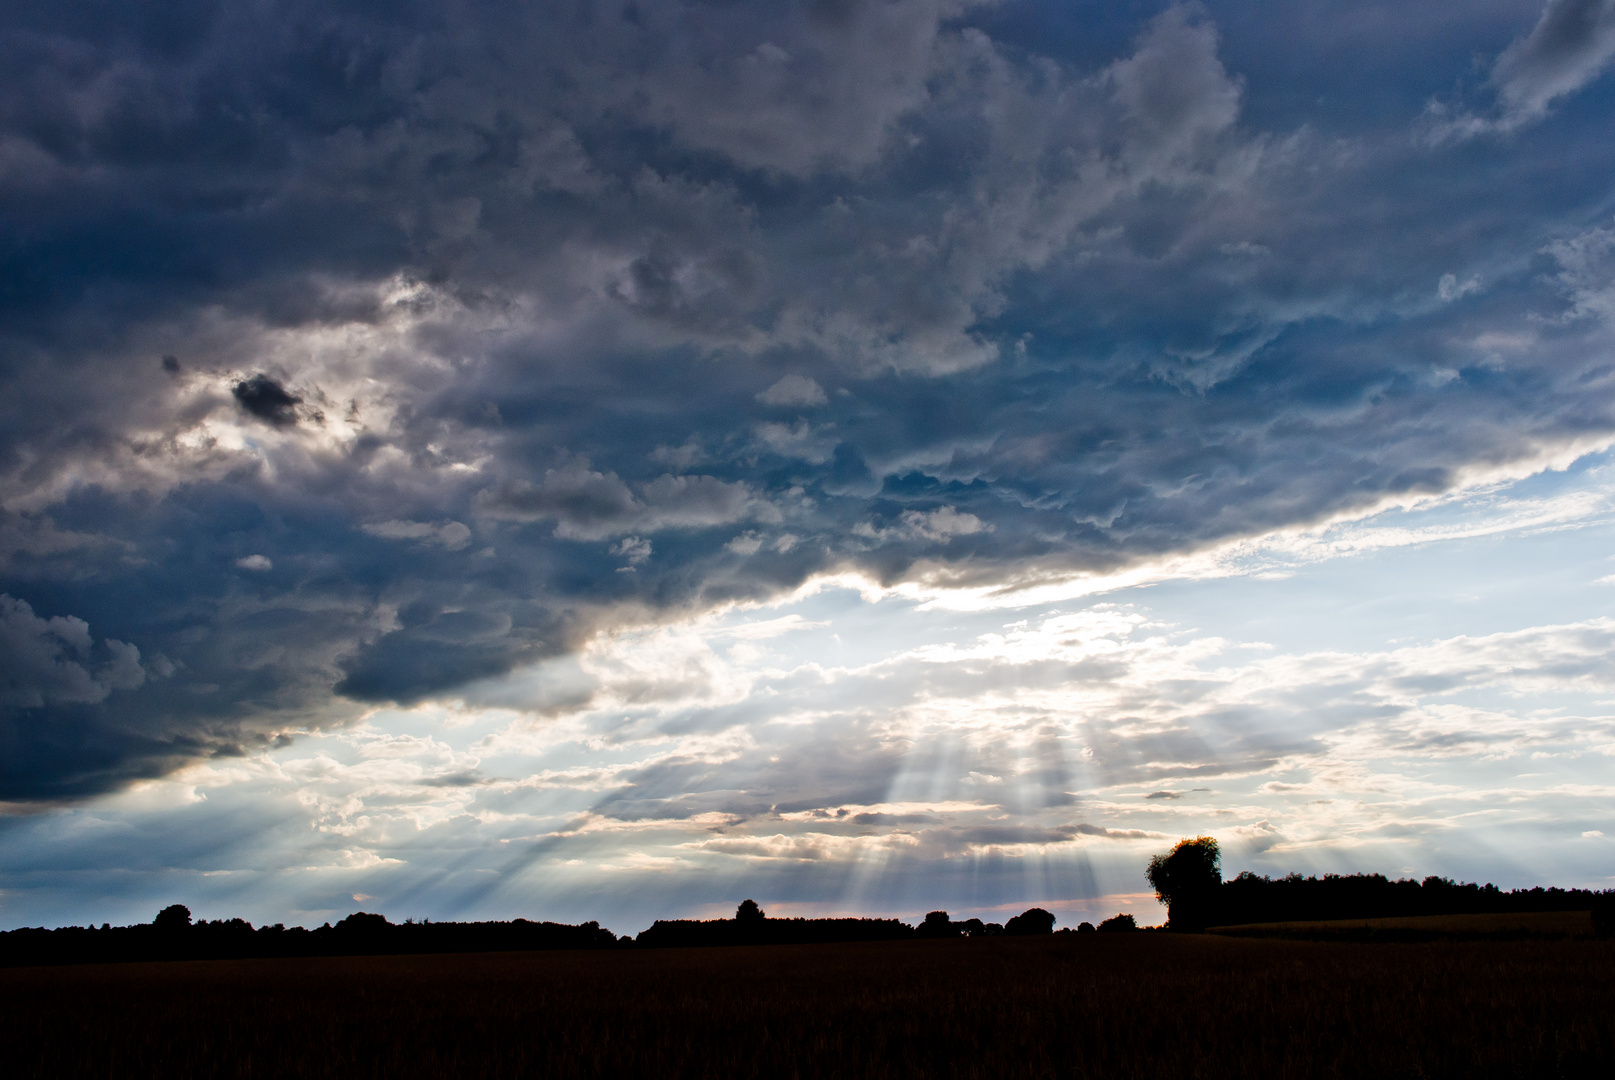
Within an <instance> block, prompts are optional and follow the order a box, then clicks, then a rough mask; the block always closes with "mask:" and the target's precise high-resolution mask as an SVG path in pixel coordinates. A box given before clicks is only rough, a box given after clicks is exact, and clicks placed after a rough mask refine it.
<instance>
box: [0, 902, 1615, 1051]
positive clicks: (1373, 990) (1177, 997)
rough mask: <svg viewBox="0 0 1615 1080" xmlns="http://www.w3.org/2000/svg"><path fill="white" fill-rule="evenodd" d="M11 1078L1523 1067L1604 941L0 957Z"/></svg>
mask: <svg viewBox="0 0 1615 1080" xmlns="http://www.w3.org/2000/svg"><path fill="white" fill-rule="evenodd" d="M0 1039H3V1044H0V1045H4V1047H5V1048H6V1049H5V1051H4V1056H5V1058H6V1062H7V1067H6V1075H7V1076H9V1077H12V1078H18V1080H20V1078H24V1077H52V1078H55V1077H73V1076H118V1077H145V1076H150V1077H164V1078H168V1080H184V1078H190V1077H210V1078H211V1077H226V1078H230V1077H239V1078H247V1077H252V1078H258V1077H280V1076H288V1077H290V1076H296V1077H332V1078H338V1077H340V1078H343V1080H359V1078H370V1077H375V1078H389V1080H393V1078H408V1077H459V1076H465V1077H478V1078H490V1080H492V1078H499V1077H524V1078H531V1077H616V1076H630V1077H724V1078H741V1077H894V1078H895V1077H915V1078H919V1077H927V1078H930V1077H960V1078H965V1077H970V1078H977V1077H979V1078H983V1080H987V1078H992V1080H1001V1078H1016V1077H1062V1078H1084V1077H1138V1078H1141V1080H1142V1078H1149V1080H1158V1078H1165V1077H1172V1078H1179V1077H1182V1078H1197V1077H1203V1078H1220V1077H1271V1078H1292V1077H1293V1078H1301V1077H1331V1078H1333V1077H1376V1078H1379V1077H1465V1078H1472V1077H1539V1076H1544V1077H1545V1076H1601V1077H1602V1076H1608V1075H1611V1073H1612V1067H1615V942H1611V941H1607V940H1566V941H1542V940H1535V941H1496V942H1435V943H1426V944H1409V945H1404V944H1389V945H1365V944H1340V943H1319V942H1297V941H1273V940H1246V939H1229V938H1220V937H1216V936H1211V935H1171V934H1144V933H1139V934H1083V935H1074V934H1071V935H1058V936H1051V937H1041V938H1021V939H1014V938H978V939H962V940H942V941H907V942H879V943H866V944H855V945H821V946H784V947H755V948H732V949H666V950H653V949H643V950H632V949H629V950H622V951H619V952H549V953H519V954H518V953H494V954H474V955H468V954H460V955H441V956H409V957H357V958H325V959H306V960H254V961H224V962H212V961H208V962H192V963H165V964H127V965H105V966H86V967H58V968H28V969H11V970H6V971H0Z"/></svg>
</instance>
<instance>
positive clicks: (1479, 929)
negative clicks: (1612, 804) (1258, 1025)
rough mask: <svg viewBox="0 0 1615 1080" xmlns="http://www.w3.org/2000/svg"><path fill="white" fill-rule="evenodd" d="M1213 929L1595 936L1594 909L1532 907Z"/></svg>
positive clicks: (1324, 934) (1313, 936) (1300, 934)
mask: <svg viewBox="0 0 1615 1080" xmlns="http://www.w3.org/2000/svg"><path fill="white" fill-rule="evenodd" d="M1208 932H1209V933H1212V934H1218V935H1224V936H1228V937H1278V938H1303V939H1309V940H1325V941H1326V940H1330V939H1352V940H1355V939H1364V940H1397V939H1403V940H1417V939H1430V940H1436V939H1441V938H1451V939H1458V940H1462V939H1484V938H1499V939H1502V938H1543V939H1554V938H1590V937H1592V936H1593V917H1592V912H1590V911H1528V912H1515V913H1506V914H1484V915H1408V916H1402V917H1398V918H1388V919H1330V920H1326V921H1309V922H1276V923H1249V924H1246V925H1243V926H1214V927H1212V928H1211V930H1210V931H1208Z"/></svg>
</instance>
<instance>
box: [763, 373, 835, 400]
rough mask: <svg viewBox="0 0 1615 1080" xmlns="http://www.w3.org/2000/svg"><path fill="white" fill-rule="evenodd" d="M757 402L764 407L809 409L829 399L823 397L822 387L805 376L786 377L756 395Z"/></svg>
mask: <svg viewBox="0 0 1615 1080" xmlns="http://www.w3.org/2000/svg"><path fill="white" fill-rule="evenodd" d="M757 400H758V401H760V402H762V403H763V404H764V405H779V406H787V405H799V406H802V407H809V406H813V405H823V404H825V403H826V402H827V401H829V398H827V397H825V396H824V387H822V386H820V385H819V384H818V383H817V382H815V381H814V380H812V379H810V378H808V377H807V376H805V375H787V376H785V377H784V378H783V379H781V380H780V381H779V382H777V383H775V384H774V385H773V386H770V387H769V388H768V389H767V390H764V391H762V392H761V393H760V394H758V395H757Z"/></svg>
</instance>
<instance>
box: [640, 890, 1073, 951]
mask: <svg viewBox="0 0 1615 1080" xmlns="http://www.w3.org/2000/svg"><path fill="white" fill-rule="evenodd" d="M1053 930H1054V916H1053V915H1051V914H1049V913H1048V912H1047V911H1044V910H1043V909H1042V908H1031V909H1029V910H1027V911H1024V912H1022V913H1021V914H1019V915H1016V916H1015V917H1014V918H1012V919H1010V920H1009V922H1007V923H1005V924H1003V925H999V924H998V923H984V922H982V921H981V920H980V919H965V920H964V921H962V922H955V921H953V920H952V919H951V918H949V916H948V913H947V912H946V911H933V912H930V913H928V914H927V915H926V916H925V918H924V919H923V920H922V921H921V922H920V924H919V925H918V926H910V925H908V924H907V923H905V922H901V921H899V920H897V919H771V918H769V917H768V916H767V915H766V914H765V913H764V912H763V910H762V908H760V907H758V906H757V902H756V901H754V900H747V901H745V902H744V903H742V904H741V905H740V907H739V908H738V909H737V910H736V911H735V917H734V918H732V919H706V920H701V921H697V920H694V919H658V920H657V921H656V922H654V923H652V924H651V926H650V928H649V929H647V930H645V931H642V932H641V933H640V935H639V936H638V937H637V938H635V939H634V943H635V944H636V945H644V946H650V947H652V948H683V947H688V946H698V945H809V944H828V943H830V942H845V941H904V940H907V939H910V938H957V937H992V936H995V935H998V934H1005V935H1010V936H1019V935H1026V934H1048V933H1052V932H1053Z"/></svg>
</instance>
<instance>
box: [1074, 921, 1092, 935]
mask: <svg viewBox="0 0 1615 1080" xmlns="http://www.w3.org/2000/svg"><path fill="white" fill-rule="evenodd" d="M1093 932H1094V931H1093V923H1091V922H1084V923H1079V924H1078V925H1077V933H1079V934H1091V933H1093Z"/></svg>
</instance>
